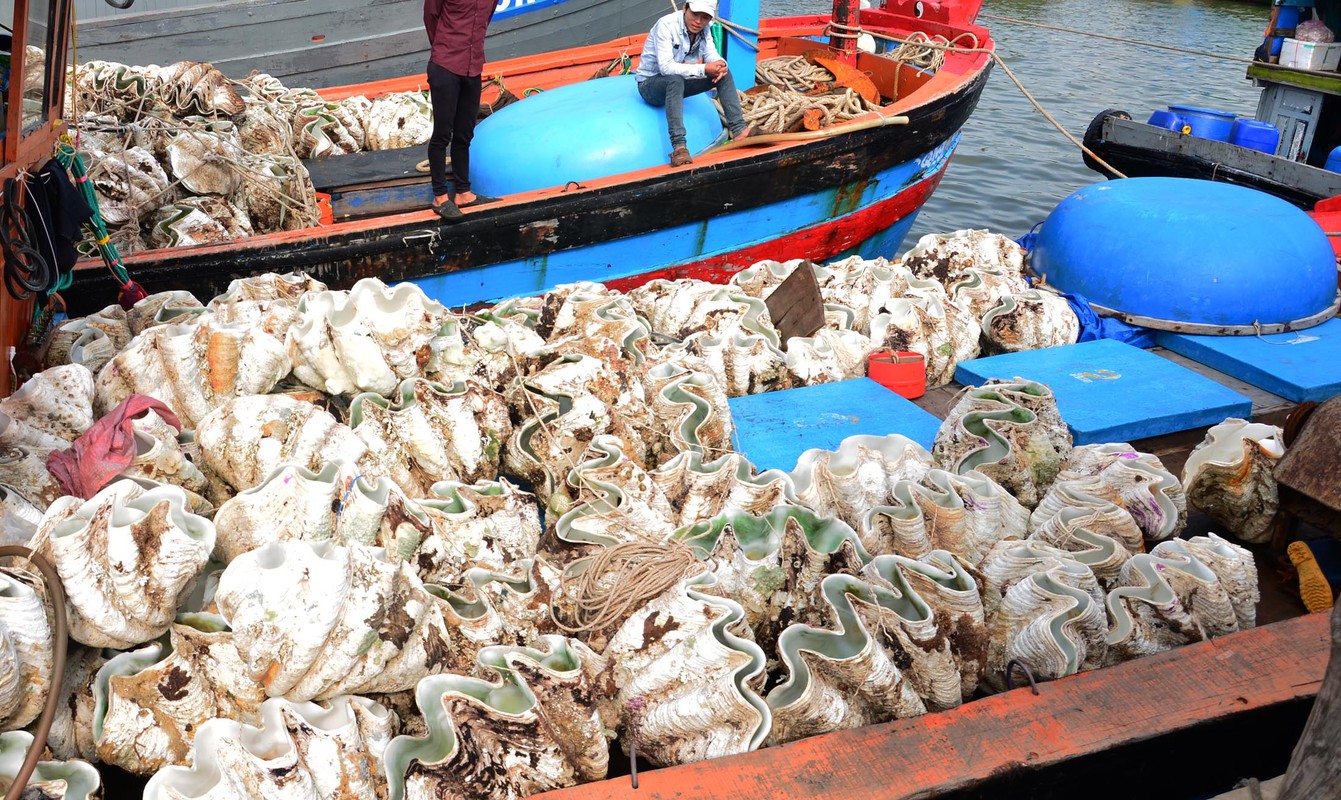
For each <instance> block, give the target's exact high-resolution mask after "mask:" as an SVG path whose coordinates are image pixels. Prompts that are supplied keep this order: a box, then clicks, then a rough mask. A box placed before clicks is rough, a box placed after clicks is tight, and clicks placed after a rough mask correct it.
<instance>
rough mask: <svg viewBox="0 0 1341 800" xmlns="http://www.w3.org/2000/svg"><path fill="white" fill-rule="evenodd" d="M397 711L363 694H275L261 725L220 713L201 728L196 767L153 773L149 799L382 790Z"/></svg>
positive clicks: (326, 795) (323, 799)
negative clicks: (327, 697)
mask: <svg viewBox="0 0 1341 800" xmlns="http://www.w3.org/2000/svg"><path fill="white" fill-rule="evenodd" d="M395 724H396V718H395V715H394V714H392V713H391V712H390V711H388V710H387V709H386V708H384V707H383V706H381V705H379V704H377V703H374V702H373V701H371V700H368V699H366V698H363V697H337V698H335V699H333V700H331V702H330V703H329V707H322V706H319V705H317V704H315V703H292V702H289V701H287V700H281V699H271V700H268V701H266V703H265V705H263V706H262V707H261V725H260V726H259V727H253V726H251V725H246V724H242V723H239V722H237V721H235V720H231V719H214V720H210V721H209V722H206V723H205V724H204V725H202V726H201V727H200V729H199V731H198V732H197V734H196V752H195V756H194V759H193V763H192V765H191V766H190V767H166V768H164V769H162V770H159V772H158V773H157V774H156V775H154V777H152V778H150V779H149V783H148V784H146V785H145V787H144V798H145V800H178V799H179V798H185V797H189V798H201V799H202V800H205V799H208V800H233V798H260V797H264V798H267V800H338V799H339V798H345V797H366V798H376V797H383V796H384V795H385V791H386V778H385V776H384V775H383V765H382V754H383V753H384V752H385V750H386V748H387V745H388V744H389V743H390V741H391V736H392V734H393V733H394V731H395Z"/></svg>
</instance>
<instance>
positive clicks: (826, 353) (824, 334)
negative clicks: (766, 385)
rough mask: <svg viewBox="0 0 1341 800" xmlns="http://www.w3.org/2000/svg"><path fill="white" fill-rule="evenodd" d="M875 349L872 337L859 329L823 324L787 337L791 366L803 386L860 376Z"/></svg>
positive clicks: (789, 365)
mask: <svg viewBox="0 0 1341 800" xmlns="http://www.w3.org/2000/svg"><path fill="white" fill-rule="evenodd" d="M871 349H872V345H871V340H870V338H869V337H867V336H865V335H863V334H861V333H858V332H857V331H839V330H833V329H831V328H820V329H819V330H818V331H816V332H815V333H814V335H812V336H793V337H792V338H791V339H788V340H787V370H788V372H790V373H791V376H792V381H793V383H795V384H797V385H799V386H813V385H815V384H819V383H832V382H834V381H844V380H849V379H851V378H860V377H862V376H864V375H865V374H866V356H867V354H868V353H870V352H871Z"/></svg>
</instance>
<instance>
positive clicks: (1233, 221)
mask: <svg viewBox="0 0 1341 800" xmlns="http://www.w3.org/2000/svg"><path fill="white" fill-rule="evenodd" d="M1031 258H1032V261H1031V265H1032V269H1033V270H1034V272H1035V273H1037V274H1041V275H1046V276H1047V280H1048V283H1050V284H1053V285H1054V286H1057V287H1060V288H1061V289H1063V290H1064V291H1068V292H1078V293H1080V294H1082V295H1084V296H1085V297H1086V298H1087V299H1089V301H1090V302H1091V303H1094V304H1095V305H1098V306H1101V307H1103V308H1107V309H1111V310H1113V311H1117V312H1119V313H1121V314H1123V315H1126V316H1127V318H1128V321H1133V322H1135V323H1136V324H1140V325H1147V326H1149V327H1155V328H1161V329H1164V330H1187V329H1188V326H1187V325H1186V324H1187V323H1192V324H1193V325H1197V326H1207V328H1206V329H1193V330H1192V331H1191V332H1194V333H1211V332H1213V331H1212V330H1210V328H1218V327H1225V326H1246V329H1244V330H1240V331H1235V332H1243V333H1251V332H1253V328H1252V326H1253V325H1254V324H1257V325H1259V326H1261V327H1262V328H1263V329H1265V330H1267V331H1270V330H1272V329H1273V328H1272V327H1271V326H1281V325H1285V324H1288V323H1296V322H1299V321H1305V322H1308V323H1311V324H1317V323H1319V322H1322V321H1323V320H1324V319H1325V318H1326V317H1325V314H1326V312H1327V311H1328V310H1329V309H1333V308H1334V304H1335V301H1336V260H1335V255H1334V254H1333V252H1332V248H1331V245H1330V244H1329V243H1328V240H1327V237H1326V235H1324V234H1323V232H1322V229H1321V228H1319V227H1318V225H1317V223H1315V222H1314V221H1313V220H1312V219H1311V218H1309V216H1308V215H1307V214H1305V213H1304V212H1303V211H1301V210H1299V209H1298V208H1295V207H1294V206H1293V205H1290V204H1289V203H1287V202H1285V201H1284V200H1281V199H1280V198H1278V197H1274V196H1272V195H1269V194H1266V193H1264V192H1259V191H1257V190H1255V189H1248V188H1246V187H1242V186H1234V185H1232V184H1227V183H1214V182H1211V181H1202V180H1192V179H1188V178H1127V179H1125V180H1116V181H1107V182H1102V183H1096V184H1094V185H1092V186H1087V187H1085V188H1084V189H1081V190H1079V191H1077V192H1074V193H1073V194H1071V195H1070V196H1069V197H1067V198H1066V199H1065V200H1062V202H1061V203H1059V204H1058V205H1057V207H1056V208H1055V209H1054V210H1053V212H1052V213H1051V214H1049V215H1048V218H1047V220H1045V221H1044V223H1043V230H1042V232H1041V233H1040V234H1039V237H1038V240H1037V241H1036V242H1035V244H1034V249H1033V251H1032V254H1031ZM1133 317H1137V318H1139V319H1133ZM1276 329H1279V328H1278V327H1277V328H1276Z"/></svg>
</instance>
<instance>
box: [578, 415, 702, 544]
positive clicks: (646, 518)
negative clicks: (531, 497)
mask: <svg viewBox="0 0 1341 800" xmlns="http://www.w3.org/2000/svg"><path fill="white" fill-rule="evenodd" d="M586 455H588V456H589V458H588V460H586V461H583V462H582V463H580V464H578V465H577V466H575V467H573V469H572V471H571V472H569V473H568V481H567V482H568V485H569V486H571V487H572V488H574V489H575V490H576V493H575V498H574V501H575V504H574V505H573V507H572V508H570V509H568V510H567V511H565V512H564V514H563V516H561V517H559V520H558V522H557V523H555V535H556V536H557V538H558V539H559V541H560V542H563V543H565V544H569V545H591V544H595V545H612V544H617V543H619V542H637V541H642V542H650V543H657V542H663V541H665V540H666V539H667V538H669V537H670V535H671V534H672V533H674V532H675V529H676V528H677V527H678V526H677V525H676V513H675V511H674V510H673V508H672V506H671V502H670V500H669V499H668V498H667V497H666V496H665V494H664V493H663V492H662V490H661V487H660V485H658V483H657V482H655V481H653V480H652V478H651V476H649V475H648V473H647V471H646V470H644V469H643V468H642V466H640V465H639V464H638V463H637V462H636V461H634V460H633V459H631V458H629V457H628V456H627V455H626V454H625V453H624V451H623V450H622V449H620V441H619V439H617V438H615V437H614V436H606V435H602V436H597V437H595V438H594V439H593V440H592V442H591V446H590V447H589V448H587V452H586ZM555 505H556V504H555V503H554V502H553V498H552V499H551V510H553V509H554V506H555Z"/></svg>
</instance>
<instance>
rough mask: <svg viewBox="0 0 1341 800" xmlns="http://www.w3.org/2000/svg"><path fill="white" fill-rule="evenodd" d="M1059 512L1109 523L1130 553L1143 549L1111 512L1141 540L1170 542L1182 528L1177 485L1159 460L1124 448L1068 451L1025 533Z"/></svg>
mask: <svg viewBox="0 0 1341 800" xmlns="http://www.w3.org/2000/svg"><path fill="white" fill-rule="evenodd" d="M1063 508H1093V509H1096V510H1099V511H1102V512H1104V514H1105V516H1106V517H1107V518H1108V519H1109V521H1110V522H1112V523H1113V527H1111V528H1110V529H1109V535H1113V536H1115V537H1117V538H1120V539H1121V541H1122V543H1123V545H1124V546H1125V547H1126V548H1127V550H1129V551H1130V552H1132V553H1139V552H1141V550H1142V544H1141V543H1140V541H1139V540H1136V539H1133V538H1132V536H1131V531H1130V528H1129V527H1128V526H1125V525H1122V524H1120V523H1119V522H1118V521H1117V519H1118V517H1119V516H1120V515H1118V514H1115V513H1114V508H1117V509H1120V510H1121V511H1122V512H1125V513H1127V514H1128V515H1130V516H1131V518H1132V522H1133V523H1134V524H1135V525H1136V527H1137V528H1138V529H1139V530H1140V532H1141V535H1142V536H1143V537H1144V538H1146V539H1151V540H1154V541H1161V540H1163V539H1168V538H1169V537H1172V536H1175V535H1177V534H1178V532H1179V531H1181V530H1182V529H1183V526H1184V525H1185V524H1186V522H1187V499H1186V496H1185V495H1184V493H1183V489H1182V487H1181V486H1180V485H1179V483H1178V479H1177V478H1175V477H1174V476H1173V474H1172V473H1170V472H1168V471H1167V470H1165V469H1164V465H1163V464H1161V463H1160V461H1159V459H1158V458H1156V457H1155V456H1153V455H1150V454H1148V453H1138V452H1136V451H1134V450H1133V449H1132V447H1131V445H1128V444H1120V443H1119V444H1103V445H1084V446H1082V447H1077V448H1075V449H1073V450H1072V451H1071V454H1070V456H1068V457H1067V459H1066V460H1065V461H1064V462H1063V464H1062V470H1061V472H1060V473H1059V474H1058V476H1057V480H1056V482H1055V483H1053V485H1052V487H1051V488H1050V489H1049V491H1048V494H1047V495H1046V496H1045V497H1044V498H1043V500H1042V501H1041V502H1040V503H1039V504H1038V508H1037V509H1035V510H1034V514H1033V517H1032V518H1031V519H1030V527H1031V528H1032V529H1035V530H1036V529H1039V528H1040V527H1042V525H1043V523H1044V522H1045V521H1046V520H1047V519H1048V518H1049V517H1051V516H1052V515H1054V514H1056V513H1057V512H1058V511H1059V510H1060V509H1063Z"/></svg>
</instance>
